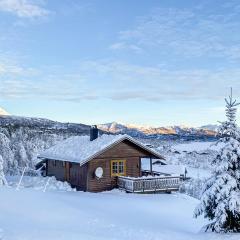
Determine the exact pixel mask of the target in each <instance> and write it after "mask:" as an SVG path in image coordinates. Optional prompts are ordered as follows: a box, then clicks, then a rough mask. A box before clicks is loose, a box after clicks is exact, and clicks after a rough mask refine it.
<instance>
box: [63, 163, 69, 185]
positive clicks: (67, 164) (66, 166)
mask: <svg viewBox="0 0 240 240" xmlns="http://www.w3.org/2000/svg"><path fill="white" fill-rule="evenodd" d="M64 175H65V181H67V182H69V181H70V164H69V162H65V173H64Z"/></svg>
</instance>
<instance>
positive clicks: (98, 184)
mask: <svg viewBox="0 0 240 240" xmlns="http://www.w3.org/2000/svg"><path fill="white" fill-rule="evenodd" d="M141 157H149V153H148V152H147V151H145V150H143V149H141V148H140V147H138V146H136V145H134V144H133V143H131V142H129V141H127V140H126V141H123V142H121V143H119V144H118V145H116V146H114V147H112V148H111V149H109V150H108V151H106V152H104V153H102V154H101V155H99V156H98V157H97V158H95V159H93V160H91V161H90V162H89V163H88V187H87V190H88V191H90V192H100V191H105V190H110V189H113V188H115V187H117V177H111V160H121V159H123V160H124V159H125V160H126V176H130V177H140V176H141V166H140V158H141ZM97 167H102V168H103V171H104V172H103V177H102V178H101V179H97V178H96V177H95V174H94V173H95V170H96V168H97Z"/></svg>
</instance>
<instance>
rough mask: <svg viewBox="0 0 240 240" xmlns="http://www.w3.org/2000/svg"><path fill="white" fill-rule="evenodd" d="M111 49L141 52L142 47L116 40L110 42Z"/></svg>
mask: <svg viewBox="0 0 240 240" xmlns="http://www.w3.org/2000/svg"><path fill="white" fill-rule="evenodd" d="M109 48H110V49H111V50H123V49H124V50H132V51H134V52H136V53H141V52H142V49H141V48H140V47H138V46H136V45H134V44H126V43H124V42H117V43H114V44H112V45H111V46H110V47H109Z"/></svg>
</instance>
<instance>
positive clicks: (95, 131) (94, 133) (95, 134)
mask: <svg viewBox="0 0 240 240" xmlns="http://www.w3.org/2000/svg"><path fill="white" fill-rule="evenodd" d="M97 138H98V128H97V126H96V125H93V126H91V127H90V141H93V140H95V139H97Z"/></svg>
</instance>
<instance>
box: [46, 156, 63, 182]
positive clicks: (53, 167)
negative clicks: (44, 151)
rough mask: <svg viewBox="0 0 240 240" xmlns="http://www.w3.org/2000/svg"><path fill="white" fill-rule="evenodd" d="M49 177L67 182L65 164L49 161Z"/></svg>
mask: <svg viewBox="0 0 240 240" xmlns="http://www.w3.org/2000/svg"><path fill="white" fill-rule="evenodd" d="M47 176H49V177H52V176H54V177H56V179H57V180H59V181H65V169H64V166H63V162H62V161H53V160H47Z"/></svg>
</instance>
